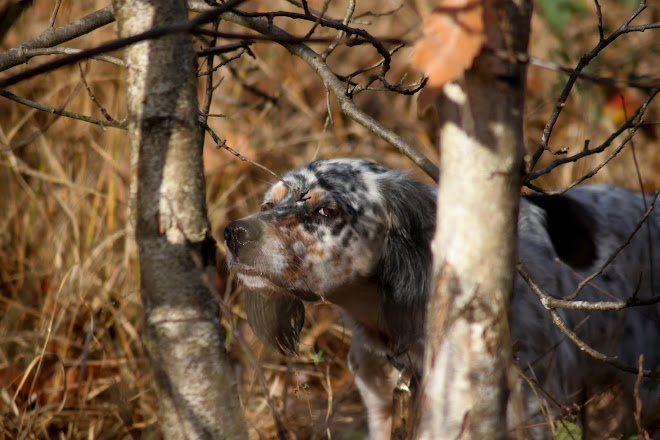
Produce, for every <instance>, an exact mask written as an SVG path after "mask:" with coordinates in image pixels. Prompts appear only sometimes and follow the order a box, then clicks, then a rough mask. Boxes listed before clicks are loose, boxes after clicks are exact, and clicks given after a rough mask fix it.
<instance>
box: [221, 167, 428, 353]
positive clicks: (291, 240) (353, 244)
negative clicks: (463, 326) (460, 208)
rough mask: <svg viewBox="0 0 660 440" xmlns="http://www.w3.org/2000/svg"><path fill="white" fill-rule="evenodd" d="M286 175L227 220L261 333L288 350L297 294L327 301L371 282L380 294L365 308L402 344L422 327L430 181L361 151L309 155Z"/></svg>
mask: <svg viewBox="0 0 660 440" xmlns="http://www.w3.org/2000/svg"><path fill="white" fill-rule="evenodd" d="M283 180H284V181H285V182H286V184H284V183H283V182H278V183H276V184H274V185H273V186H272V187H271V188H270V189H269V190H268V192H267V193H266V195H265V197H264V202H263V204H262V211H261V212H259V213H256V214H253V215H251V216H248V217H246V218H243V219H240V220H237V221H234V222H231V223H230V224H229V225H227V228H226V229H225V234H224V235H225V244H226V246H227V255H228V262H229V265H230V267H231V269H232V271H234V273H235V274H236V276H237V278H238V280H239V281H240V282H241V283H242V284H243V285H244V286H245V287H246V288H247V290H248V292H247V293H246V295H247V301H246V302H247V312H248V318H249V320H250V324H251V325H252V327H253V329H254V330H255V332H256V334H257V336H259V337H260V338H261V339H262V340H264V342H266V343H268V344H269V345H271V346H273V347H275V348H277V349H278V350H279V351H282V352H285V353H290V352H293V351H294V350H295V343H296V341H297V337H298V334H299V332H300V329H301V327H302V322H303V315H304V313H303V307H302V303H301V300H304V301H317V300H328V301H330V302H333V301H335V300H338V299H339V297H340V296H341V297H342V298H344V299H345V297H346V295H360V294H361V293H364V291H365V289H366V290H368V286H369V285H372V286H374V289H373V290H374V291H376V292H377V294H378V297H377V298H376V299H375V300H374V304H373V305H372V307H373V309H372V310H370V311H369V312H370V313H372V312H373V311H374V310H377V311H378V319H379V320H380V321H381V322H382V329H384V331H385V333H388V336H389V337H390V339H391V341H392V345H393V347H392V348H393V350H394V351H395V352H396V351H402V350H405V348H406V346H407V344H409V343H410V342H412V340H413V339H414V338H416V337H417V336H418V335H419V334H421V333H420V332H422V331H423V328H422V322H423V313H424V303H425V299H426V293H427V292H426V291H427V289H428V283H429V270H430V261H431V258H430V250H429V243H430V239H431V236H432V234H433V227H434V215H435V203H434V200H435V195H434V190H433V189H432V187H430V186H429V185H425V184H422V183H419V182H416V181H414V180H412V179H410V178H409V177H408V176H407V175H406V174H404V173H401V172H395V171H389V170H387V169H386V168H384V167H382V166H380V165H377V164H374V163H372V162H369V161H366V160H360V159H334V160H323V161H317V162H313V163H310V164H308V165H305V166H303V167H301V168H298V169H296V170H293V171H291V172H289V173H288V174H286V175H285V176H284V178H283ZM337 302H339V301H337ZM340 304H341V302H340ZM361 304H363V305H364V302H362V303H361ZM347 311H348V312H349V313H351V314H354V315H356V314H359V313H360V311H359V310H347ZM365 312H366V310H365ZM356 318H358V319H359V318H360V316H356Z"/></svg>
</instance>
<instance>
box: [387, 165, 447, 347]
mask: <svg viewBox="0 0 660 440" xmlns="http://www.w3.org/2000/svg"><path fill="white" fill-rule="evenodd" d="M381 177H382V178H381V179H379V180H380V191H381V194H382V195H383V197H384V198H385V201H386V207H387V215H388V218H389V221H388V230H387V236H386V238H385V243H384V247H383V253H382V256H381V259H380V261H379V264H378V271H377V274H376V276H377V282H378V292H379V299H380V306H381V310H382V311H383V315H384V316H383V318H384V320H385V324H386V326H387V329H388V331H389V334H390V337H391V338H392V346H391V347H390V349H391V350H392V352H393V354H395V355H397V354H402V353H403V352H405V351H406V350H407V349H408V348H410V346H411V345H412V344H413V343H414V342H415V341H416V340H418V339H419V338H421V337H422V336H423V334H424V316H425V312H426V300H427V298H428V291H429V289H430V284H431V263H432V261H431V259H432V257H431V239H432V238H433V234H434V232H435V206H436V199H435V194H436V190H435V188H434V187H433V186H431V185H427V184H424V183H421V182H417V181H415V180H413V179H411V178H410V177H409V176H408V175H407V174H405V173H401V172H396V171H390V172H388V173H385V174H384V175H383V176H381Z"/></svg>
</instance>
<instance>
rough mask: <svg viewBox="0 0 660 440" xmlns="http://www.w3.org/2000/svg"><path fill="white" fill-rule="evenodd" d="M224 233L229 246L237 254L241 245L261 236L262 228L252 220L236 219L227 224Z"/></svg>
mask: <svg viewBox="0 0 660 440" xmlns="http://www.w3.org/2000/svg"><path fill="white" fill-rule="evenodd" d="M224 235H225V242H226V243H227V247H228V248H229V250H230V251H232V252H233V253H234V254H236V253H237V252H238V249H239V248H240V247H241V246H244V245H245V244H247V243H250V242H252V241H257V240H258V239H259V237H261V228H260V227H259V224H258V223H257V222H255V221H252V220H236V221H233V222H231V223H229V224H228V225H227V227H226V228H225V234H224Z"/></svg>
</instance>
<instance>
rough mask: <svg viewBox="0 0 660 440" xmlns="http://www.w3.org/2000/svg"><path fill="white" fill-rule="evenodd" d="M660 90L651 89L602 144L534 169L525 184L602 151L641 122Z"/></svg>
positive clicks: (586, 147)
mask: <svg viewBox="0 0 660 440" xmlns="http://www.w3.org/2000/svg"><path fill="white" fill-rule="evenodd" d="M659 92H660V88H657V89H655V90H653V91H652V92H651V93H650V94H649V97H648V98H647V99H646V101H644V103H643V104H642V105H640V106H639V107H638V108H637V109H636V110H635V112H634V113H633V114H632V115H631V116H630V117H629V118H628V119H627V120H626V121H625V122H624V123H623V124H622V125H621V126H620V127H619V128H618V129H617V130H616V131H615V132H614V133H612V134H611V135H610V136H609V137H608V138H607V139H606V140H605V142H603V143H602V144H600V145H599V146H598V147H596V148H591V149H590V148H588V145H586V146H585V148H584V149H583V150H582V151H581V152H579V153H577V154H574V155H573V156H569V157H563V158H560V159H556V160H554V161H552V162H551V163H550V165H548V166H547V167H545V168H543V169H540V170H538V171H534V172H533V173H530V174H529V175H528V176H527V177H526V178H525V184H527V183H529V182H531V181H533V180H534V179H537V178H538V177H540V176H542V175H544V174H548V173H549V172H550V171H552V170H553V169H554V168H556V167H558V166H560V165H563V164H565V163H569V162H575V161H577V160H579V159H581V158H583V157H585V156H590V155H592V154H596V153H600V152H602V151H604V150H605V149H606V148H607V147H609V146H610V145H611V144H612V142H613V141H614V139H616V138H617V137H618V136H619V135H620V134H621V133H623V132H624V131H626V130H628V129H630V128H634V127H635V126H636V125H637V124H638V123H639V122H641V116H642V115H643V114H644V112H645V111H646V108H647V107H648V105H649V104H650V102H651V101H652V100H653V99H654V98H655V96H656V95H657V94H658V93H659ZM638 117H639V118H640V121H638V123H635V119H637V118H638Z"/></svg>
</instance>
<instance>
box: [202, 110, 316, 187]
mask: <svg viewBox="0 0 660 440" xmlns="http://www.w3.org/2000/svg"><path fill="white" fill-rule="evenodd" d="M200 125H201V126H202V127H203V128H204V130H206V132H207V133H208V134H210V135H211V138H213V141H214V142H215V144H216V146H217V147H218V148H223V149H225V150H227V151H229V152H230V153H231V154H233V155H234V156H236V157H237V158H239V159H240V160H242V161H243V162H249V163H251V164H252V165H254V166H256V167H258V168H261V169H262V170H264V171H265V172H267V173H268V174H270V175H271V176H273V177H275V178H276V179H277V180H279V181H280V182H282V183H283V184H284V186H286V187H287V188H289V189H290V190H291V191H292V192H293V193H295V194H297V198H298V199H299V200H303V197H304V196H305V193H306V192H302V190H301V188H298V187H295V186H291V184H290V183H289V182H287V181H286V180H284V179H282V178H281V177H280V176H278V175H277V173H275V172H274V171H272V170H271V169H270V168H268V167H266V166H264V165H262V164H260V163H259V162H255V161H253V160H252V159H248V158H247V157H245V156H243V155H242V154H241V153H239V152H238V151H236V150H234V149H233V148H231V147H230V146H229V145H227V142H226V141H223V140H222V139H220V136H218V135H217V134H216V133H215V131H213V129H212V128H211V127H209V126H208V124H206V122H204V121H202V120H200Z"/></svg>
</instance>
